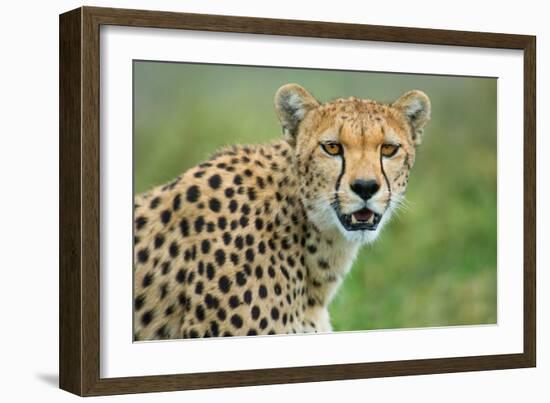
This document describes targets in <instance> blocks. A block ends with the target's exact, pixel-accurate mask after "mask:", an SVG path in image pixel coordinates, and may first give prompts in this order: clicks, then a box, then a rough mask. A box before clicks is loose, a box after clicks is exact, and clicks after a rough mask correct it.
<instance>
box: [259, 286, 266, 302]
mask: <svg viewBox="0 0 550 403" xmlns="http://www.w3.org/2000/svg"><path fill="white" fill-rule="evenodd" d="M258 295H259V296H260V298H262V299H264V298H265V297H267V288H265V285H263V284H262V285H260V288H259V289H258Z"/></svg>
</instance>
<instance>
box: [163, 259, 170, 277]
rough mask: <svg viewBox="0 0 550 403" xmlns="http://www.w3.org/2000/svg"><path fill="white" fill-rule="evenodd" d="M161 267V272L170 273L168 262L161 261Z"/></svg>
mask: <svg viewBox="0 0 550 403" xmlns="http://www.w3.org/2000/svg"><path fill="white" fill-rule="evenodd" d="M161 267H162V274H164V275H166V274H168V273H170V269H171V267H170V262H163V263H162V266H161Z"/></svg>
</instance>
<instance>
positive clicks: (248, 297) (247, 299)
mask: <svg viewBox="0 0 550 403" xmlns="http://www.w3.org/2000/svg"><path fill="white" fill-rule="evenodd" d="M243 300H244V302H245V303H246V304H247V305H250V303H251V302H252V292H251V291H250V290H246V291H245V292H244V294H243Z"/></svg>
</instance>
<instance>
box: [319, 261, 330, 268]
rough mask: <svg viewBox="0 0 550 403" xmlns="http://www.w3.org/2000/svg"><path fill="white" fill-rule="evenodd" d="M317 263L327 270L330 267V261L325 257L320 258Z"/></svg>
mask: <svg viewBox="0 0 550 403" xmlns="http://www.w3.org/2000/svg"><path fill="white" fill-rule="evenodd" d="M317 263H318V264H319V267H320V268H321V269H325V270H326V269H328V268H329V265H328V262H327V261H326V260H325V259H319V260H318V261H317Z"/></svg>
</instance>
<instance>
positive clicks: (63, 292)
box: [59, 10, 83, 394]
mask: <svg viewBox="0 0 550 403" xmlns="http://www.w3.org/2000/svg"><path fill="white" fill-rule="evenodd" d="M59 21H60V27H59V66H60V67H59V229H60V231H59V386H60V387H61V388H62V389H65V390H68V391H70V392H73V393H76V394H81V393H82V389H81V378H82V364H83V363H82V355H81V352H82V349H83V346H82V338H81V336H82V327H81V323H82V306H81V303H80V301H81V291H82V290H81V285H82V267H81V265H80V262H81V253H82V248H81V238H80V236H81V230H82V228H81V223H80V217H81V205H80V198H81V190H82V182H81V170H80V157H81V151H80V150H81V123H82V121H81V115H80V112H81V110H82V104H81V86H80V84H81V77H82V64H81V54H82V49H81V41H80V21H81V10H74V11H71V12H69V13H66V14H63V15H61V16H60V19H59Z"/></svg>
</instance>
